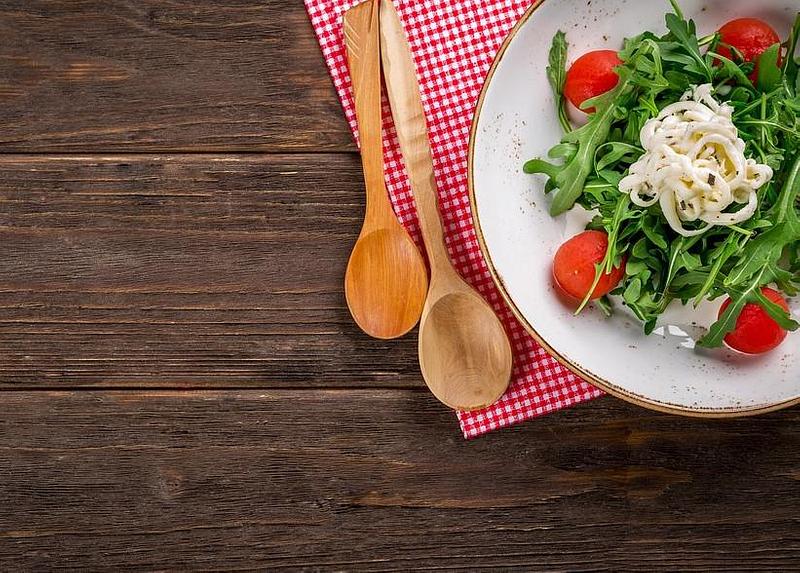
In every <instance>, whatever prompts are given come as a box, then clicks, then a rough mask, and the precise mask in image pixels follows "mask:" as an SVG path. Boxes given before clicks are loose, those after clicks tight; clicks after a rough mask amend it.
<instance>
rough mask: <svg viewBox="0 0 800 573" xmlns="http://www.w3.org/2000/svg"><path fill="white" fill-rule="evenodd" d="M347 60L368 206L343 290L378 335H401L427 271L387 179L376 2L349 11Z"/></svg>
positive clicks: (418, 305) (416, 310)
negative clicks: (398, 212)
mask: <svg viewBox="0 0 800 573" xmlns="http://www.w3.org/2000/svg"><path fill="white" fill-rule="evenodd" d="M344 36H345V44H346V47H347V59H348V63H349V65H350V76H351V78H352V83H353V93H354V94H355V102H356V118H357V119H358V133H359V137H360V140H361V161H362V166H363V170H364V179H365V182H366V189H367V209H366V214H365V216H364V225H363V227H362V228H361V234H360V235H359V237H358V241H357V242H356V244H355V247H354V248H353V252H352V253H351V255H350V261H349V262H348V264H347V272H346V273H345V280H344V292H345V297H346V298H347V306H348V307H349V308H350V314H352V316H353V319H354V320H355V321H356V324H358V326H359V327H361V329H362V330H363V331H364V332H366V333H367V334H369V335H370V336H373V337H375V338H383V339H387V338H397V337H398V336H402V335H404V334H405V333H407V332H408V331H409V330H411V329H412V328H414V325H415V324H417V321H419V317H420V314H421V313H422V305H423V303H424V302H425V293H426V292H427V289H428V273H427V270H426V268H425V261H424V259H423V258H422V255H421V254H420V252H419V250H418V249H417V247H416V245H414V242H413V241H412V240H411V237H410V236H409V235H408V233H407V232H406V230H405V229H404V228H403V227H402V225H400V223H399V222H398V221H397V217H396V216H395V214H394V211H393V210H392V205H391V204H390V203H389V197H388V195H387V192H386V186H385V183H384V177H383V137H382V133H381V128H382V125H381V71H380V42H379V36H378V6H377V2H373V1H371V0H370V1H367V2H364V3H362V4H359V5H357V6H355V7H353V8H351V9H349V10H348V11H347V12H345V15H344Z"/></svg>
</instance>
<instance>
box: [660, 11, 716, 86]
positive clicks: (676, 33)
mask: <svg viewBox="0 0 800 573" xmlns="http://www.w3.org/2000/svg"><path fill="white" fill-rule="evenodd" d="M672 6H673V8H674V9H675V14H667V15H666V16H665V19H666V23H667V29H668V30H669V31H670V32H671V33H672V36H673V37H674V38H675V40H676V41H677V42H678V43H679V44H680V45H682V46H683V47H684V48H685V49H686V51H687V52H688V54H689V56H691V58H692V59H693V60H694V63H695V64H696V65H697V69H699V70H700V71H701V72H702V73H703V75H704V76H705V77H706V79H707V80H708V81H711V68H709V66H708V64H707V63H706V61H705V59H704V58H703V56H702V55H701V54H700V45H699V44H698V42H697V28H696V27H695V24H694V20H688V21H687V20H685V19H684V18H683V14H682V13H681V12H680V8H678V5H677V4H676V3H675V2H673V4H672Z"/></svg>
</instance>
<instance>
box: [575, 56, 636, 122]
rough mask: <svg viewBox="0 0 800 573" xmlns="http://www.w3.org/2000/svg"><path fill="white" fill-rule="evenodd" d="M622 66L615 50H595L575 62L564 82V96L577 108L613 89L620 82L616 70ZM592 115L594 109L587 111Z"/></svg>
mask: <svg viewBox="0 0 800 573" xmlns="http://www.w3.org/2000/svg"><path fill="white" fill-rule="evenodd" d="M620 64H622V60H620V59H619V57H618V56H617V53H616V52H615V51H613V50H595V51H593V52H588V53H586V54H584V55H582V56H581V57H580V58H578V59H577V60H575V63H574V64H572V66H570V68H569V70H568V71H567V77H566V79H565V80H564V95H565V96H566V97H567V99H568V100H569V101H570V102H571V103H572V105H574V106H575V107H577V108H578V109H580V108H581V104H583V102H585V101H586V100H587V99H591V98H593V97H597V96H599V95H601V94H604V93H606V92H607V91H609V90H611V89H613V88H614V87H615V86H616V85H617V82H618V81H619V76H618V75H617V72H615V71H614V68H615V67H617V66H619V65H620ZM585 111H587V112H588V113H592V112H593V111H594V108H591V109H588V110H585Z"/></svg>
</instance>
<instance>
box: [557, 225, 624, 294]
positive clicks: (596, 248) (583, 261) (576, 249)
mask: <svg viewBox="0 0 800 573" xmlns="http://www.w3.org/2000/svg"><path fill="white" fill-rule="evenodd" d="M607 250H608V235H606V234H605V233H604V232H602V231H584V232H583V233H579V234H577V235H575V236H574V237H572V238H570V239H569V240H567V241H566V242H565V243H564V244H563V245H561V246H560V247H559V248H558V251H556V256H555V257H554V258H553V277H554V278H555V280H556V284H557V285H558V287H559V288H560V289H561V290H562V291H564V293H566V294H567V295H569V296H571V297H572V298H576V299H578V300H583V298H584V297H585V296H586V293H587V292H589V289H590V288H592V283H593V282H594V275H595V270H594V266H595V265H596V264H597V263H599V262H601V261H602V260H603V257H605V256H606V251H607ZM624 275H625V261H624V260H623V261H622V264H621V265H620V266H619V267H616V268H614V269H612V270H611V272H610V273H608V274H604V275H602V276H601V277H600V281H599V282H598V283H597V286H596V287H595V288H594V291H592V296H591V297H590V298H592V299H595V298H600V297H601V296H603V295H606V294H608V293H609V292H611V291H612V290H614V288H616V286H617V285H618V284H619V281H621V280H622V277H623V276H624Z"/></svg>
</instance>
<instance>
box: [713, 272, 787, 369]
mask: <svg viewBox="0 0 800 573" xmlns="http://www.w3.org/2000/svg"><path fill="white" fill-rule="evenodd" d="M761 292H762V293H763V294H764V296H765V297H767V298H768V299H769V300H771V301H772V302H774V303H775V304H777V305H779V306H781V307H782V308H783V309H784V310H786V311H788V310H789V305H787V304H786V301H785V300H783V297H782V296H781V295H780V293H779V292H777V291H775V290H773V289H771V288H769V287H763V288H762V289H761ZM730 304H731V299H730V298H729V299H727V300H726V301H725V302H724V303H723V304H722V307H720V309H719V314H720V316H721V315H722V313H723V312H725V309H726V308H728V306H729V305H730ZM784 338H786V331H785V330H784V329H783V328H781V327H780V325H778V323H777V322H775V321H774V320H772V318H770V316H769V315H768V314H767V313H766V311H765V310H764V309H763V308H761V307H760V306H759V305H757V304H754V303H752V302H748V303H747V304H746V305H744V308H743V309H742V313H741V314H740V315H739V318H738V319H737V320H736V328H734V329H733V330H732V331H731V332H729V333H728V335H727V336H725V344H727V345H728V346H730V347H731V348H733V349H734V350H738V351H739V352H744V353H745V354H761V353H762V352H767V351H769V350H772V349H773V348H775V347H776V346H778V345H779V344H780V343H781V342H783V339H784Z"/></svg>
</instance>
